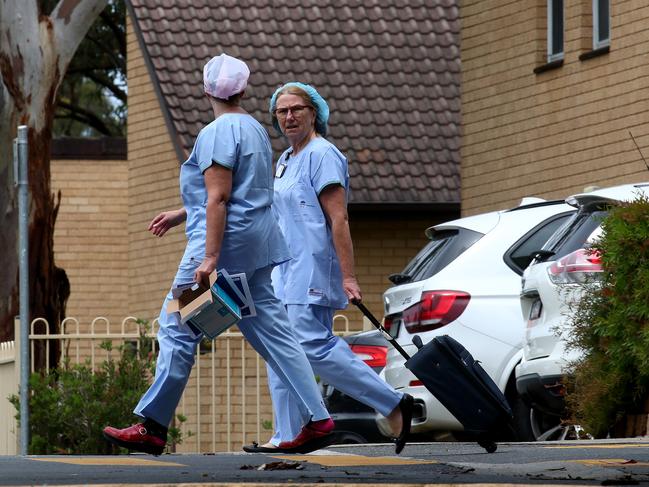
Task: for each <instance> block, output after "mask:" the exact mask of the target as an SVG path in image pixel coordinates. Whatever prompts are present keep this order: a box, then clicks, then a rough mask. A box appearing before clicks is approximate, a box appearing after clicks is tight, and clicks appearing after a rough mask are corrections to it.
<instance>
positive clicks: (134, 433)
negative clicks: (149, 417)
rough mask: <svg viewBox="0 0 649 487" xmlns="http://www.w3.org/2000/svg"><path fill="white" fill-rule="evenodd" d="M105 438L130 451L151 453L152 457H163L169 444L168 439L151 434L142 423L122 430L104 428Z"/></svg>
mask: <svg viewBox="0 0 649 487" xmlns="http://www.w3.org/2000/svg"><path fill="white" fill-rule="evenodd" d="M104 438H106V440H108V441H109V442H111V443H113V444H115V445H118V446H121V447H124V448H128V449H129V450H136V451H141V452H144V453H151V454H152V455H161V454H162V452H163V451H164V449H165V445H166V444H167V440H166V438H160V437H159V436H155V435H152V434H150V433H149V432H148V431H147V429H146V428H145V426H144V425H143V424H142V423H138V424H134V425H133V426H129V427H128V428H124V429H121V430H119V429H117V428H113V427H112V426H106V427H105V428H104Z"/></svg>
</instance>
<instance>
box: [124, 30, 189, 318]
mask: <svg viewBox="0 0 649 487" xmlns="http://www.w3.org/2000/svg"><path fill="white" fill-rule="evenodd" d="M127 73H128V110H129V117H128V133H127V139H128V162H129V170H128V190H129V206H128V241H129V248H128V259H129V274H128V277H129V279H128V281H129V310H130V312H131V313H132V314H134V315H136V316H139V317H144V318H152V317H154V316H156V315H157V313H158V311H159V310H160V305H161V304H162V300H163V299H164V296H165V295H166V293H167V290H168V289H169V286H170V285H171V281H172V279H173V277H174V275H175V272H176V267H177V265H178V261H179V260H180V258H181V256H182V253H183V250H184V240H185V236H184V227H183V226H179V227H176V228H174V229H172V230H170V231H169V232H168V233H167V234H166V235H165V236H164V237H163V238H157V237H154V236H153V235H152V234H150V233H149V232H148V231H147V226H148V224H149V222H150V221H151V219H152V218H153V217H154V216H155V215H156V214H158V213H159V212H161V211H164V210H171V209H175V208H179V207H181V206H182V202H181V200H180V192H179V186H178V176H179V170H180V167H179V163H178V157H177V156H176V152H175V150H174V147H173V145H172V143H171V139H170V137H169V133H168V131H167V127H166V124H165V121H164V117H163V114H162V111H161V110H160V105H159V103H158V99H157V97H156V94H155V91H154V88H153V86H154V85H153V83H152V81H151V78H150V76H149V73H148V71H147V67H146V65H145V62H144V58H143V56H142V52H141V50H140V48H139V45H138V42H137V39H136V36H135V34H134V32H133V26H132V24H131V22H130V20H129V21H128V22H127Z"/></svg>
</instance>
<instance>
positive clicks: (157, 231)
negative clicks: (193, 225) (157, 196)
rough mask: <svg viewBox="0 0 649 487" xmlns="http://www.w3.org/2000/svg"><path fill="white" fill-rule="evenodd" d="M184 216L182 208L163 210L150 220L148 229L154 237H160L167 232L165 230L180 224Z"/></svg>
mask: <svg viewBox="0 0 649 487" xmlns="http://www.w3.org/2000/svg"><path fill="white" fill-rule="evenodd" d="M184 216H185V213H184V211H183V210H171V211H163V212H162V213H160V214H158V215H156V216H155V218H154V219H153V220H151V223H149V228H148V230H149V231H150V232H151V233H152V234H153V235H155V236H156V237H162V236H163V235H164V234H165V233H167V230H169V229H170V228H173V227H175V226H176V225H180V224H181V223H182V222H183V220H184Z"/></svg>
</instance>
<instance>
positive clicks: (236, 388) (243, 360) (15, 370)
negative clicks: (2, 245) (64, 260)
mask: <svg viewBox="0 0 649 487" xmlns="http://www.w3.org/2000/svg"><path fill="white" fill-rule="evenodd" d="M36 327H38V330H39V332H40V331H41V330H42V331H43V333H42V334H40V333H39V334H37V333H35V329H36ZM142 327H144V329H142ZM157 327H158V325H157V320H154V321H153V322H151V323H146V324H143V323H142V322H141V321H138V319H137V318H135V317H132V316H129V317H127V318H124V319H123V320H122V321H121V322H120V323H119V324H118V325H112V324H111V322H110V320H109V319H107V318H104V317H97V318H95V319H93V320H92V321H91V322H90V324H89V325H86V326H82V325H81V323H80V322H79V320H77V319H76V318H66V319H65V320H64V321H63V322H62V323H61V325H60V327H59V330H60V331H59V333H56V334H55V333H51V332H50V329H51V327H50V326H49V324H48V323H47V322H46V321H45V320H44V319H42V318H38V319H35V320H34V321H32V323H31V325H30V333H29V341H30V352H31V353H30V356H31V357H32V358H31V360H32V364H31V370H32V371H33V370H34V350H35V348H36V347H37V343H39V342H41V343H42V348H43V349H44V353H45V354H46V355H48V354H49V353H50V350H51V348H52V344H53V342H54V341H55V340H56V341H58V342H59V345H60V350H61V358H60V360H61V363H63V361H66V360H68V361H69V362H70V363H71V364H83V363H86V364H89V365H90V366H91V367H92V368H93V370H94V369H96V367H98V366H99V365H101V363H102V362H103V361H104V360H107V359H108V358H110V356H111V355H110V354H111V353H115V352H111V351H109V350H106V349H103V348H101V344H102V342H105V341H111V342H115V343H117V344H124V343H127V342H130V343H132V344H134V345H136V346H137V345H138V344H139V343H140V339H141V338H142V337H147V338H151V339H152V340H151V342H152V343H153V344H154V351H155V344H156V342H155V336H156V333H157ZM16 330H18V325H17V327H16ZM334 330H335V332H336V334H338V335H341V336H344V335H348V334H351V333H355V332H356V331H360V328H359V329H358V330H350V327H349V321H348V319H347V317H345V316H343V315H336V316H335V317H334ZM18 355H19V354H18V350H17V345H15V344H14V342H5V343H0V418H6V419H4V420H0V454H4V455H13V454H16V452H17V451H18V449H17V441H18V436H19V435H18V430H17V426H16V422H15V420H14V419H13V417H14V415H15V414H16V412H15V408H14V407H13V405H11V404H10V403H9V401H8V399H7V398H8V397H9V396H10V395H12V394H18V382H19V363H18V362H19V357H18ZM45 363H48V360H46V361H45ZM133 406H135V405H133ZM176 414H177V415H182V416H183V417H184V418H186V421H184V422H182V424H181V423H180V422H176V424H175V426H176V427H180V429H181V432H182V434H183V441H182V443H180V444H178V445H175V446H174V449H175V451H178V452H214V451H239V450H240V449H241V445H242V444H244V443H250V442H251V441H253V440H256V441H266V440H267V439H268V438H269V437H270V434H271V430H272V419H273V412H272V402H271V400H270V396H269V394H268V389H267V386H266V367H265V365H264V362H263V360H262V359H261V358H260V356H259V355H258V354H257V353H256V352H255V351H254V350H253V349H252V348H251V347H250V346H249V345H248V343H247V342H246V341H245V339H244V338H243V336H242V335H241V333H239V332H237V331H227V332H225V333H223V334H222V335H220V336H219V337H218V338H217V339H216V340H213V341H203V342H202V343H201V345H200V346H199V348H198V350H197V354H196V360H195V364H194V368H193V370H192V373H191V376H190V378H189V382H188V384H187V387H186V389H185V393H184V394H183V397H182V399H181V402H180V404H179V406H178V409H177V410H176ZM116 426H126V425H116Z"/></svg>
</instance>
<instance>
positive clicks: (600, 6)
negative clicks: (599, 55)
mask: <svg viewBox="0 0 649 487" xmlns="http://www.w3.org/2000/svg"><path fill="white" fill-rule="evenodd" d="M610 43H611V1H610V0H593V49H599V48H601V47H606V46H608V45H610Z"/></svg>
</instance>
